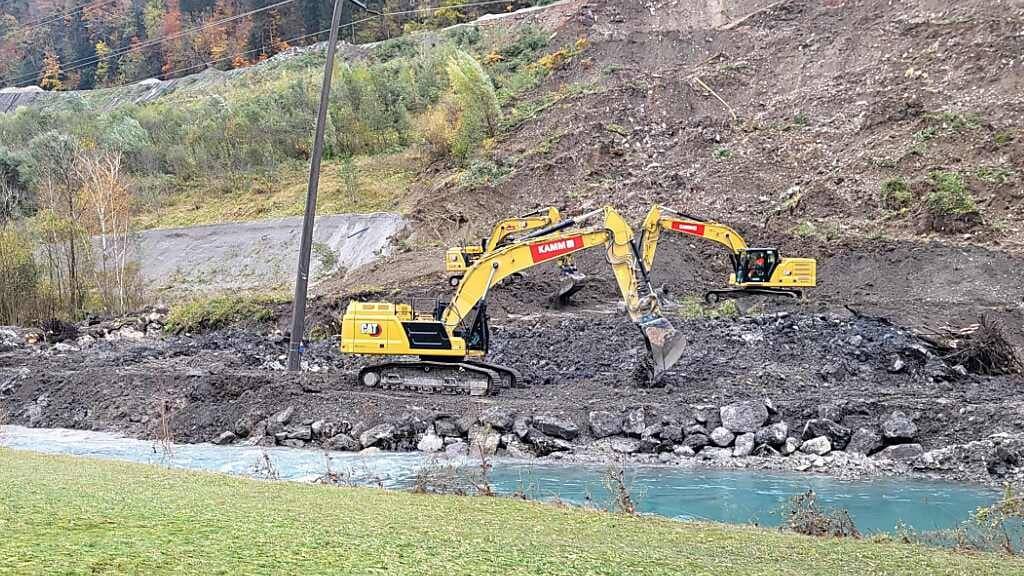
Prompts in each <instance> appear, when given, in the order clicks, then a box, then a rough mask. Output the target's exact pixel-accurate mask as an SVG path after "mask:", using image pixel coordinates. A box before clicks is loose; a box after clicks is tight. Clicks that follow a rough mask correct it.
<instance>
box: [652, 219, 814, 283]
mask: <svg viewBox="0 0 1024 576" xmlns="http://www.w3.org/2000/svg"><path fill="white" fill-rule="evenodd" d="M662 231H669V232H678V233H681V234H688V235H690V236H696V237H698V238H704V239H706V240H711V241H713V242H718V243H719V244H722V245H723V246H725V247H726V248H728V249H729V251H730V252H731V254H730V255H729V259H730V262H731V263H732V269H733V271H732V273H731V274H730V275H729V285H731V286H733V288H725V289H718V290H709V291H708V292H706V293H705V294H704V299H705V300H707V301H708V302H716V301H717V300H718V299H719V298H721V297H723V296H730V295H734V296H742V295H751V294H753V295H757V294H760V295H769V296H788V297H790V298H799V297H800V296H801V295H802V292H801V289H802V288H813V287H814V286H815V285H816V284H817V261H816V260H814V259H813V258H782V257H780V256H779V251H778V249H776V248H749V247H747V243H746V241H744V240H743V237H742V236H740V235H739V233H737V232H736V231H735V230H733V229H732V228H730V227H728V226H726V225H725V224H719V223H718V222H713V221H710V220H703V219H700V218H695V217H693V216H687V215H685V214H682V213H680V212H676V211H675V210H672V209H670V208H666V207H664V206H659V205H657V204H655V205H654V206H652V207H651V210H650V212H648V213H647V217H646V218H645V219H644V224H643V230H642V231H641V240H640V246H641V250H642V253H643V265H644V269H646V270H650V269H651V266H652V265H653V264H654V254H655V252H656V251H657V249H658V240H659V239H660V238H661V233H662Z"/></svg>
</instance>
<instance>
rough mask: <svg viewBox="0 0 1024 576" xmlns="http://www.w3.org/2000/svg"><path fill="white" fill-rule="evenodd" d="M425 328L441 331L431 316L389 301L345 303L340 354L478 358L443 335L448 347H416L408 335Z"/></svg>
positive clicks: (462, 342)
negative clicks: (422, 314) (346, 306)
mask: <svg viewBox="0 0 1024 576" xmlns="http://www.w3.org/2000/svg"><path fill="white" fill-rule="evenodd" d="M424 329H428V330H429V331H430V332H432V333H435V334H436V333H442V332H444V324H443V323H441V322H439V321H437V320H435V319H434V318H433V317H432V316H420V317H417V316H416V314H415V312H414V310H413V307H412V306H410V305H408V304H392V303H390V302H349V303H348V308H347V309H346V310H345V315H344V316H342V318H341V351H342V352H345V353H349V354H377V355H386V356H420V355H428V356H446V357H453V358H463V357H466V356H467V355H469V356H475V355H479V354H476V353H474V352H475V351H467V350H466V342H465V340H463V339H462V338H460V337H457V336H452V335H448V334H446V337H447V340H448V342H449V343H450V348H423V347H416V346H414V345H413V343H412V342H411V341H410V334H413V337H415V333H416V332H417V331H419V332H421V333H422V332H423V331H424Z"/></svg>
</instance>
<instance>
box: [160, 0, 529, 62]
mask: <svg viewBox="0 0 1024 576" xmlns="http://www.w3.org/2000/svg"><path fill="white" fill-rule="evenodd" d="M508 2H509V0H485V1H482V2H471V3H466V4H459V5H458V6H451V8H473V7H479V6H490V5H494V4H507V3H508ZM435 10H437V8H418V9H413V10H399V11H396V12H373V14H374V15H373V16H369V17H367V18H362V19H359V20H353V21H352V22H349V23H347V24H342V25H341V27H340V29H345V28H348V27H352V26H355V25H356V24H362V23H363V22H369V21H371V20H376V19H378V18H380V17H381V16H401V15H406V14H415V13H419V12H432V11H435ZM330 31H331V30H330V28H327V29H324V30H320V31H319V32H311V33H309V34H303V35H302V36H296V37H295V38H290V39H287V40H285V43H287V44H291V43H292V42H298V41H300V40H305V39H306V38H310V37H312V36H319V35H320V34H326V33H327V32H330ZM267 48H269V46H267V45H263V46H260V47H259V48H253V49H251V50H246V51H244V52H238V53H236V54H232V55H231V56H223V57H221V58H217V59H215V60H209V61H206V62H201V63H199V64H194V65H192V66H187V67H184V68H176V69H174V70H171V71H169V72H165V73H163V74H162V75H163V76H164V77H167V76H173V75H175V74H178V73H181V72H188V71H191V70H196V69H200V68H204V67H207V66H209V65H210V64H217V63H219V62H223V61H225V60H229V59H230V60H233V59H235V58H237V57H238V56H245V55H248V54H252V53H254V52H260V51H261V50H265V49H267Z"/></svg>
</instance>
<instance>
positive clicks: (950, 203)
mask: <svg viewBox="0 0 1024 576" xmlns="http://www.w3.org/2000/svg"><path fill="white" fill-rule="evenodd" d="M928 180H929V181H930V182H931V184H932V186H933V190H932V191H931V192H930V193H929V194H928V198H927V204H928V210H929V212H931V213H932V214H933V215H937V216H959V215H962V214H968V213H971V212H977V206H976V205H975V203H974V198H973V197H972V196H971V193H970V192H969V191H968V190H967V186H966V185H965V184H964V177H963V175H961V174H960V173H959V172H953V171H947V170H935V171H933V172H931V173H930V174H928Z"/></svg>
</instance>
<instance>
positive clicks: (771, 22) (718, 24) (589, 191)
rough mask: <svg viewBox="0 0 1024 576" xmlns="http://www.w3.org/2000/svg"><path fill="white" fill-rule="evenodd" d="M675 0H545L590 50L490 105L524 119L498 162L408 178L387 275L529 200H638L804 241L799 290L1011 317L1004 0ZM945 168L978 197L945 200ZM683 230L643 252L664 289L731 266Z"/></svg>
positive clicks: (1014, 210) (1013, 115)
mask: <svg viewBox="0 0 1024 576" xmlns="http://www.w3.org/2000/svg"><path fill="white" fill-rule="evenodd" d="M685 4H686V5H685V6H684V5H683V3H676V2H645V3H643V6H642V7H641V6H637V7H633V8H630V7H625V6H622V4H621V3H619V2H610V1H589V2H572V3H570V5H571V7H566V8H564V9H562V10H560V11H558V12H550V13H547V14H545V16H544V17H545V19H546V22H547V23H548V25H554V26H555V29H556V31H557V36H556V37H555V38H554V39H553V40H552V45H554V46H559V45H561V46H569V45H572V44H573V43H574V42H576V41H577V40H579V39H585V40H586V47H585V49H583V50H582V52H581V54H580V55H578V56H576V57H575V58H572V59H567V60H566V61H565V62H564V64H562V65H561V66H560V67H559V68H558V70H557V71H556V72H555V73H554V74H553V75H552V76H550V77H549V78H548V79H546V80H545V82H544V84H542V85H541V86H540V87H539V88H537V89H536V90H535V92H534V93H532V94H530V95H527V96H524V97H523V98H522V99H521V100H520V101H518V102H516V103H514V104H513V105H512V106H510V107H507V108H506V110H505V113H506V116H507V117H508V116H513V117H516V118H521V119H522V121H521V122H519V123H518V124H516V126H515V128H514V129H512V130H510V131H509V132H508V133H507V134H506V135H504V136H503V137H501V138H499V140H498V144H497V146H496V147H495V149H494V152H493V157H494V159H495V162H496V163H497V165H498V166H500V167H502V169H503V170H502V171H503V172H505V173H507V175H505V176H504V177H501V178H500V179H499V181H497V182H495V183H492V184H490V185H484V186H472V187H467V186H460V185H459V184H458V180H457V179H443V178H442V177H441V176H443V175H444V172H443V169H442V174H441V175H440V176H435V175H434V174H433V173H431V174H430V175H431V176H432V177H431V179H430V180H424V179H421V182H423V184H422V185H421V187H422V188H423V190H422V200H419V201H417V202H416V203H415V208H414V209H413V210H412V213H411V217H412V218H413V219H415V220H418V221H419V222H420V226H419V228H418V231H417V232H416V233H414V234H413V238H412V240H411V242H410V246H412V247H413V248H412V249H411V251H410V252H407V253H405V254H403V255H400V256H399V257H398V258H399V262H398V263H389V264H387V265H386V267H384V268H386V270H382V272H388V271H393V270H395V269H396V267H397V269H399V270H402V269H404V268H403V267H402V264H401V263H400V262H402V261H421V260H426V261H427V262H434V261H436V260H437V259H438V258H439V248H435V249H432V248H430V247H429V246H438V245H439V244H443V243H444V242H447V241H449V240H450V239H451V238H452V237H456V238H461V239H462V240H466V241H469V240H472V239H475V238H477V237H479V236H480V235H481V233H482V231H483V230H485V229H486V227H487V226H488V225H489V224H490V223H491V222H493V221H494V220H495V219H497V218H498V217H501V216H505V215H508V214H511V213H517V212H522V211H524V210H526V209H528V208H533V207H536V206H540V205H545V204H549V203H550V204H554V205H556V206H559V207H561V208H563V209H564V210H565V211H566V212H568V213H570V214H572V213H580V212H583V211H585V210H587V209H591V208H594V207H597V206H600V205H602V204H604V203H608V202H610V203H613V204H615V205H616V206H617V207H618V208H620V209H621V210H623V211H624V212H626V213H628V214H629V215H631V216H633V217H635V218H637V219H639V218H640V217H641V215H642V213H643V212H644V211H645V210H646V209H647V207H648V206H649V205H650V204H651V203H655V202H657V203H663V204H666V205H669V206H673V207H675V208H677V209H680V210H682V211H684V212H689V213H693V214H697V215H701V216H704V217H708V218H714V219H719V220H722V221H725V222H728V223H730V224H732V225H734V226H736V227H738V228H739V229H740V230H741V231H742V232H744V233H745V234H746V235H747V237H748V239H750V240H751V241H752V242H753V243H755V244H777V245H779V246H780V247H781V248H782V249H783V250H784V253H786V254H788V255H807V256H815V257H818V258H819V259H820V277H821V287H820V288H819V289H818V290H816V291H814V293H813V295H812V296H811V301H812V303H817V304H820V305H822V306H825V307H839V306H841V305H843V304H851V305H854V306H857V307H862V306H863V307H866V308H868V309H874V310H878V311H881V312H884V313H887V314H897V315H898V316H900V317H902V318H904V319H906V320H910V321H915V322H917V321H921V322H925V321H927V322H937V323H938V322H941V321H943V320H947V319H950V320H962V319H964V318H970V317H972V316H974V315H976V314H977V313H979V312H982V311H988V310H994V311H999V312H1002V313H1011V314H1013V315H1014V317H1015V318H1016V322H1017V323H1018V324H1019V323H1020V320H1021V318H1022V316H1021V306H1022V304H1021V300H1020V299H1021V294H1022V293H1024V281H1022V280H1021V278H1020V275H1019V274H1016V273H1014V272H1013V271H1014V270H1018V269H1020V267H1021V265H1024V258H1022V257H1021V252H1020V249H1021V246H1022V240H1024V227H1022V226H1021V224H1020V222H1021V221H1022V217H1024V184H1022V178H1021V173H1020V170H1021V166H1022V165H1024V140H1022V138H1024V133H1022V132H1021V127H1022V125H1024V96H1022V94H1024V90H1022V89H1024V74H1022V72H1024V70H1022V68H1024V62H1022V61H1021V59H1020V54H1021V53H1022V50H1024V36H1022V31H1024V8H1022V7H1021V5H1020V4H1019V3H1018V2H957V3H950V2H926V1H921V2H907V3H900V4H896V5H894V4H891V3H889V2H881V1H860V2H841V1H828V2H813V1H803V0H792V1H783V2H774V3H770V4H769V3H768V2H727V1H726V2H715V1H709V2H705V3H697V4H696V6H695V5H694V3H685ZM523 108H532V109H533V110H536V113H535V114H523V113H522V111H521V109H523ZM950 181H952V183H953V185H952V187H953V189H954V192H957V186H958V185H959V184H962V189H963V191H966V192H967V193H968V194H969V195H970V196H971V197H973V202H974V205H975V206H976V211H974V210H967V211H961V212H960V213H958V212H957V211H955V210H945V211H944V210H942V209H941V207H939V205H940V204H941V200H942V199H943V196H942V194H944V193H945V192H946V191H947V188H948V186H946V185H947V184H948V183H949V182H950ZM428 186H429V187H430V188H429V189H428ZM883 190H888V191H889V192H883ZM893 191H895V193H894V192H893ZM894 196H895V198H894ZM688 244H689V243H687V242H676V243H675V246H674V247H673V248H671V249H669V248H666V249H664V250H662V251H661V256H660V257H659V261H658V262H657V263H656V266H655V268H656V273H655V280H656V281H657V282H659V283H663V284H666V285H667V286H668V288H669V289H670V290H672V291H673V292H675V293H677V294H683V293H687V292H695V291H699V290H701V289H704V288H707V287H709V285H714V284H717V283H721V282H722V281H723V280H724V277H725V275H726V273H727V270H726V268H725V258H724V256H723V255H722V253H721V252H718V251H716V250H714V249H708V248H707V247H705V246H692V245H688ZM417 246H419V248H416V247H417ZM602 268H603V265H602V264H600V263H593V265H592V266H589V269H588V270H587V271H588V272H590V273H592V274H601V273H602V272H603V270H602ZM389 275H390V274H389V273H384V274H382V275H378V274H376V273H375V271H372V272H369V273H368V274H366V275H364V276H368V277H381V276H383V278H384V279H385V280H384V281H386V280H387V279H388V277H389ZM335 288H336V287H335ZM609 288H610V286H609ZM610 295H611V296H613V295H614V293H613V292H610Z"/></svg>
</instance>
